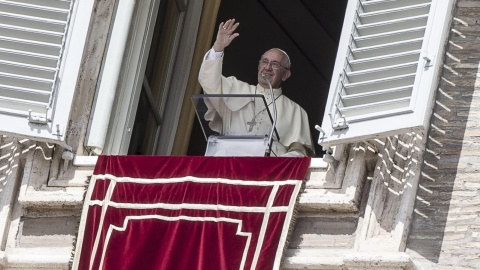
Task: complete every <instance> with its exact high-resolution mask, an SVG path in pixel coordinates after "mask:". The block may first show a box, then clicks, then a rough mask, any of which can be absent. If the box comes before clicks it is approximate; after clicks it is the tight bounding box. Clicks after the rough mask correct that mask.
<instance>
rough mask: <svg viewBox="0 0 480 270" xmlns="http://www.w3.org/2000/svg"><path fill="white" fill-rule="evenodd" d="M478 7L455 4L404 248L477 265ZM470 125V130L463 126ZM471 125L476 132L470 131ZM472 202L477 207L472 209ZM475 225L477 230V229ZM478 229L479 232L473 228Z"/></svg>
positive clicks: (431, 259)
mask: <svg viewBox="0 0 480 270" xmlns="http://www.w3.org/2000/svg"><path fill="white" fill-rule="evenodd" d="M475 12H476V14H478V12H480V8H476V9H475V8H473V9H472V8H467V7H465V8H461V7H458V8H457V11H456V14H455V15H456V16H460V17H455V18H454V22H453V25H452V31H451V34H450V42H449V45H448V47H447V55H446V58H445V65H444V69H443V72H442V78H441V81H440V84H439V89H438V92H437V97H436V105H435V107H434V112H433V116H432V119H431V123H430V124H431V125H430V131H429V136H428V141H427V145H426V147H427V149H426V152H425V155H424V164H423V168H422V175H421V179H420V183H419V187H418V192H417V198H416V202H415V208H414V213H413V216H412V224H411V228H410V234H409V237H408V241H407V252H408V253H409V254H410V255H411V256H412V257H413V258H416V259H419V260H426V262H427V263H438V264H442V265H455V266H456V267H457V266H458V267H460V266H463V267H473V268H476V269H478V267H480V260H479V257H478V247H475V245H471V243H472V242H477V246H478V240H479V238H480V236H478V228H479V225H478V224H480V217H479V215H478V213H479V210H478V205H479V203H478V198H479V196H480V191H479V188H478V187H479V186H480V180H479V178H478V172H479V171H480V169H479V168H478V165H477V164H478V162H479V161H480V160H479V158H478V156H479V155H478V153H479V152H478V151H479V150H480V149H479V147H478V144H479V143H480V140H479V136H478V132H479V127H480V125H479V122H478V119H475V121H472V119H473V118H474V116H478V115H479V113H480V110H479V109H478V108H479V107H480V106H479V105H480V104H475V101H474V99H473V98H474V97H475V96H478V95H479V93H478V90H480V89H478V87H477V89H475V85H479V84H480V78H478V77H477V74H478V73H477V72H479V69H478V67H479V63H480V53H479V51H480V45H478V36H479V35H480V28H478V26H477V27H474V26H475V25H472V24H476V23H477V21H476V19H475V18H476V15H475ZM467 128H468V130H467ZM472 130H474V131H472ZM475 205H476V208H475ZM475 228H477V229H475ZM475 230H477V233H476V234H477V236H475V235H476V234H475V233H474V232H472V231H475Z"/></svg>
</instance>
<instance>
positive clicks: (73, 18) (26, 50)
mask: <svg viewBox="0 0 480 270" xmlns="http://www.w3.org/2000/svg"><path fill="white" fill-rule="evenodd" d="M92 7H93V0H76V1H74V0H0V134H6V135H11V136H17V137H27V138H31V139H35V140H39V141H49V142H55V143H60V144H63V142H64V139H65V129H66V126H67V123H68V117H69V114H70V107H71V104H72V99H73V93H74V90H75V85H76V82H77V77H78V73H79V69H80V63H81V59H82V57H83V50H84V45H85V41H86V35H87V31H88V27H89V23H90V16H91V12H92Z"/></svg>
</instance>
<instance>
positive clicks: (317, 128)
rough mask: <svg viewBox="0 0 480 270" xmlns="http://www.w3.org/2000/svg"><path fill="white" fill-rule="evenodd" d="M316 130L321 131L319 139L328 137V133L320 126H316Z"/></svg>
mask: <svg viewBox="0 0 480 270" xmlns="http://www.w3.org/2000/svg"><path fill="white" fill-rule="evenodd" d="M315 129H316V130H318V131H320V135H319V138H320V139H323V138H325V135H327V133H326V132H325V130H323V129H322V128H321V127H320V126H319V125H315Z"/></svg>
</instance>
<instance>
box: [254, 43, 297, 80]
mask: <svg viewBox="0 0 480 270" xmlns="http://www.w3.org/2000/svg"><path fill="white" fill-rule="evenodd" d="M284 57H285V55H284V54H283V53H282V52H281V51H279V50H276V49H272V50H269V51H267V52H265V53H264V54H263V55H262V57H261V59H260V62H259V64H258V83H259V84H260V85H261V86H262V87H263V88H269V86H268V84H267V82H265V80H264V79H263V78H262V73H264V74H265V75H266V78H267V79H268V81H269V82H270V83H271V84H272V87H273V88H278V87H280V85H281V84H282V82H283V81H285V80H287V79H288V77H290V74H291V73H290V70H288V69H286V68H285V67H283V65H284V61H283V60H284V59H283V58H284ZM262 63H263V65H262ZM267 63H268V64H267ZM265 64H266V65H265ZM275 65H276V66H277V69H275Z"/></svg>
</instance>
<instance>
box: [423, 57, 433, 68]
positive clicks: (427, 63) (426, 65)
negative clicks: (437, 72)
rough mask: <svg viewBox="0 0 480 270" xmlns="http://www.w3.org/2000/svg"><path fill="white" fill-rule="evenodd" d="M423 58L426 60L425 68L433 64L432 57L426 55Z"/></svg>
mask: <svg viewBox="0 0 480 270" xmlns="http://www.w3.org/2000/svg"><path fill="white" fill-rule="evenodd" d="M423 60H425V65H424V68H429V67H431V66H433V64H432V59H430V57H428V56H424V57H423Z"/></svg>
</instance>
